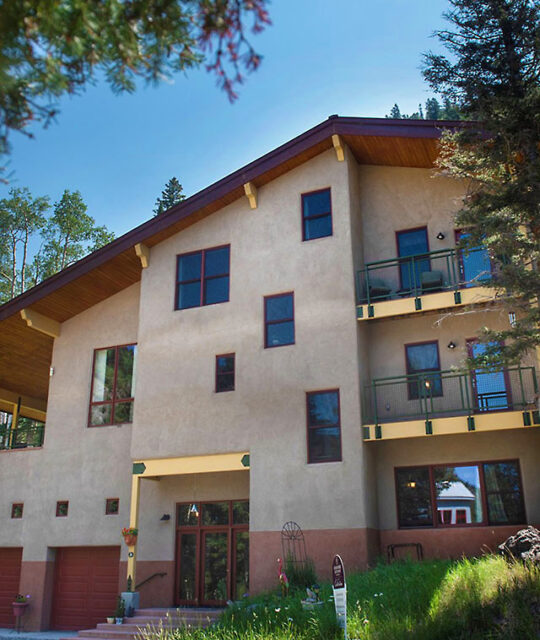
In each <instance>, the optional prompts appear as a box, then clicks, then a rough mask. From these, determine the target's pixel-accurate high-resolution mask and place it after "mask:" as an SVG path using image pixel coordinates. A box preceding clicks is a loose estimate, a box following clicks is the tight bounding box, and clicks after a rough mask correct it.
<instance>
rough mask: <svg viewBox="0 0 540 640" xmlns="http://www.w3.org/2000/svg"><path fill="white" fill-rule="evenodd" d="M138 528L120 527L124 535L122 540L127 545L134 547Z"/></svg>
mask: <svg viewBox="0 0 540 640" xmlns="http://www.w3.org/2000/svg"><path fill="white" fill-rule="evenodd" d="M138 534H139V530H138V529H135V527H125V528H124V529H122V535H123V536H124V542H125V543H126V544H127V546H128V547H134V546H135V545H136V544H137V535H138Z"/></svg>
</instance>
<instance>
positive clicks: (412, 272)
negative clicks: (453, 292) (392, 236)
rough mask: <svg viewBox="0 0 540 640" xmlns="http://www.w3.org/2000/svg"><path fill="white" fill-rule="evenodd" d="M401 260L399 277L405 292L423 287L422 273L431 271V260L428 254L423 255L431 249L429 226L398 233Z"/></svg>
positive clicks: (397, 240)
mask: <svg viewBox="0 0 540 640" xmlns="http://www.w3.org/2000/svg"><path fill="white" fill-rule="evenodd" d="M396 242H397V249H398V256H399V258H402V259H401V260H400V261H399V278H400V282H401V290H402V291H403V292H406V291H411V290H414V289H419V288H421V285H422V273H424V271H430V269H431V262H430V260H429V257H428V256H425V255H424V257H420V258H417V257H415V258H412V256H422V255H423V254H427V253H428V251H429V244H428V236H427V227H420V228H419V229H407V230H406V231H398V232H397V233H396Z"/></svg>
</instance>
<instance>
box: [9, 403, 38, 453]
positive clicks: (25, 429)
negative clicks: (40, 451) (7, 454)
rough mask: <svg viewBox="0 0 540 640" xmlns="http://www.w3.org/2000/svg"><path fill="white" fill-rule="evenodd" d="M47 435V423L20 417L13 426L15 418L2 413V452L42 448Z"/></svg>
mask: <svg viewBox="0 0 540 640" xmlns="http://www.w3.org/2000/svg"><path fill="white" fill-rule="evenodd" d="M44 435H45V423H44V422H41V421H40V420H34V419H32V418H25V417H24V416H19V417H18V419H17V420H16V424H15V425H14V424H13V416H12V414H10V413H7V412H5V411H0V451H9V450H13V449H26V448H28V447H41V446H42V445H43V438H44Z"/></svg>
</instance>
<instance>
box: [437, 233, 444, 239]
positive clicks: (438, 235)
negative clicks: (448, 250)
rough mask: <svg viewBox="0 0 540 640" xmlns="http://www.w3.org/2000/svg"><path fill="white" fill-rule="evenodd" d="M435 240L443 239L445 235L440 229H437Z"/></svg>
mask: <svg viewBox="0 0 540 640" xmlns="http://www.w3.org/2000/svg"><path fill="white" fill-rule="evenodd" d="M436 238H437V240H444V238H445V235H444V233H443V232H442V231H439V233H438V234H437V235H436Z"/></svg>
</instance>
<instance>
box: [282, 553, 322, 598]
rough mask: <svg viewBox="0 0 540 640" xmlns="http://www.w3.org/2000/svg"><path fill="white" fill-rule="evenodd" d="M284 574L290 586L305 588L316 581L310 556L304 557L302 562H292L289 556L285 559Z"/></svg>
mask: <svg viewBox="0 0 540 640" xmlns="http://www.w3.org/2000/svg"><path fill="white" fill-rule="evenodd" d="M285 574H286V575H287V578H288V580H289V585H290V586H291V587H292V588H298V589H302V590H303V591H304V590H305V588H306V587H311V586H312V585H314V584H316V582H317V573H316V572H315V564H314V563H313V560H312V559H311V558H306V559H305V560H304V562H294V561H293V559H292V558H291V557H290V556H287V559H286V560H285Z"/></svg>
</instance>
